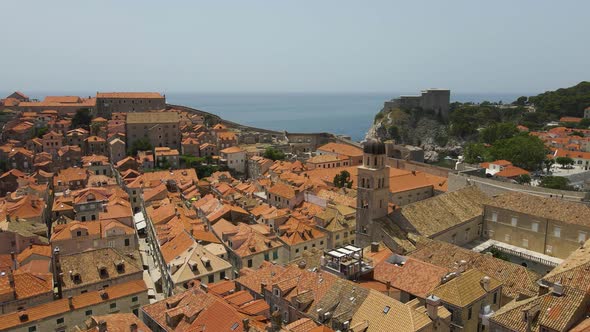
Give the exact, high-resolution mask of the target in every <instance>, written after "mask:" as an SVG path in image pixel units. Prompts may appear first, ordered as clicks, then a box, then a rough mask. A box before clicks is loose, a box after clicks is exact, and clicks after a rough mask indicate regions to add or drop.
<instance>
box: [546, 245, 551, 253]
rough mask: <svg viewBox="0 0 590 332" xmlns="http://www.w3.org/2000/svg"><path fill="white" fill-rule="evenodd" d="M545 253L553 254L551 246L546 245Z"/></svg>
mask: <svg viewBox="0 0 590 332" xmlns="http://www.w3.org/2000/svg"><path fill="white" fill-rule="evenodd" d="M545 253H547V254H552V253H553V246H550V245H547V247H546V248H545Z"/></svg>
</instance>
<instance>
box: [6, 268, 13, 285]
mask: <svg viewBox="0 0 590 332" xmlns="http://www.w3.org/2000/svg"><path fill="white" fill-rule="evenodd" d="M7 275H8V285H10V288H14V275H13V274H12V271H9V272H8V273H7Z"/></svg>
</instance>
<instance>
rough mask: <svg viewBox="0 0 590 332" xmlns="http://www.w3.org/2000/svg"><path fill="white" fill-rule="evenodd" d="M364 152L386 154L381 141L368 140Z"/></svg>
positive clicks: (364, 144) (364, 145)
mask: <svg viewBox="0 0 590 332" xmlns="http://www.w3.org/2000/svg"><path fill="white" fill-rule="evenodd" d="M363 152H364V153H369V154H385V144H384V143H383V142H381V141H379V140H373V139H371V140H367V141H365V142H364V143H363Z"/></svg>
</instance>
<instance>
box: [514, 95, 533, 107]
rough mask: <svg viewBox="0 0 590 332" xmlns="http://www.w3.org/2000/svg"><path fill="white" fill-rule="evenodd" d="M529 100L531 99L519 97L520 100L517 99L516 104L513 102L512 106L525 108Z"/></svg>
mask: <svg viewBox="0 0 590 332" xmlns="http://www.w3.org/2000/svg"><path fill="white" fill-rule="evenodd" d="M528 99H529V98H528V97H525V96H520V97H518V99H516V101H515V102H513V103H512V104H514V105H518V106H524V105H526V103H527V100H528Z"/></svg>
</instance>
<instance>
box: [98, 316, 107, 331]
mask: <svg viewBox="0 0 590 332" xmlns="http://www.w3.org/2000/svg"><path fill="white" fill-rule="evenodd" d="M98 332H107V322H105V321H104V320H102V319H101V320H99V321H98Z"/></svg>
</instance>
